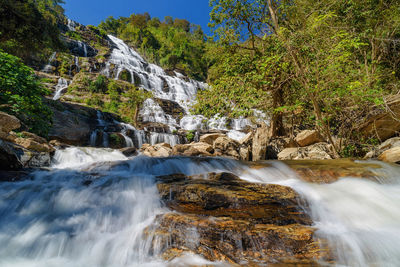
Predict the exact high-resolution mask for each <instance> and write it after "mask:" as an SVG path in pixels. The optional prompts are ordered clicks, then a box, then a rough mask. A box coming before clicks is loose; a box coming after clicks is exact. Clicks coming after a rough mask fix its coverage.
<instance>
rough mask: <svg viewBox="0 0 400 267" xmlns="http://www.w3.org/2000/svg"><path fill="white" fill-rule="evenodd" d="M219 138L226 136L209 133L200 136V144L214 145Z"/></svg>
mask: <svg viewBox="0 0 400 267" xmlns="http://www.w3.org/2000/svg"><path fill="white" fill-rule="evenodd" d="M219 137H226V134H222V133H210V134H205V135H202V136H200V142H202V143H207V144H209V145H214V141H215V140H217V139H218V138H219Z"/></svg>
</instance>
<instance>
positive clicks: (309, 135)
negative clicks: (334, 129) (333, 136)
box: [294, 130, 324, 147]
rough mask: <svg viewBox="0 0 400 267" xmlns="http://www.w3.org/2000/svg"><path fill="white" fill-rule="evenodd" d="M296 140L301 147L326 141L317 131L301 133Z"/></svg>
mask: <svg viewBox="0 0 400 267" xmlns="http://www.w3.org/2000/svg"><path fill="white" fill-rule="evenodd" d="M294 140H295V141H296V142H297V143H298V144H299V146H301V147H305V146H309V145H313V144H316V143H319V142H323V141H324V140H323V138H322V137H321V135H320V134H319V132H318V131H316V130H304V131H302V132H300V133H299V134H298V135H297V136H296V138H295V139H294Z"/></svg>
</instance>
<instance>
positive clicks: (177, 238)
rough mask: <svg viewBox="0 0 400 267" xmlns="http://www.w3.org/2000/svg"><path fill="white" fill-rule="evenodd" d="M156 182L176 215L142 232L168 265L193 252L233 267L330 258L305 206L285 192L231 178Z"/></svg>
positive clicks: (292, 193)
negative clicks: (147, 235) (321, 244)
mask: <svg viewBox="0 0 400 267" xmlns="http://www.w3.org/2000/svg"><path fill="white" fill-rule="evenodd" d="M157 180H158V184H157V187H158V190H159V192H160V195H161V198H162V200H163V201H164V202H165V204H166V205H167V206H168V207H169V208H171V209H172V210H175V211H178V212H171V213H167V214H162V215H159V216H157V218H156V223H155V225H154V226H152V227H149V228H148V229H147V230H146V233H148V234H154V237H156V238H157V240H154V241H157V242H152V243H151V244H153V245H154V246H157V247H154V249H156V248H157V249H158V251H159V252H160V254H161V255H162V256H163V258H165V259H166V260H172V259H174V258H175V257H179V256H182V254H183V253H185V252H192V253H195V254H199V255H201V256H203V257H204V258H206V259H208V260H212V261H215V260H220V261H224V262H228V263H231V264H233V265H234V266H267V265H270V264H282V266H286V265H285V263H291V264H293V266H295V265H296V264H300V265H301V264H305V266H314V264H316V262H315V261H318V260H319V259H326V258H329V255H328V254H329V252H328V250H327V249H326V248H324V249H322V248H321V247H320V246H319V244H318V241H321V242H322V241H323V240H317V239H315V236H314V228H313V227H312V226H311V225H312V221H311V219H310V218H309V217H308V216H307V215H306V214H305V212H304V209H303V207H301V206H300V205H299V203H300V202H301V203H303V204H305V203H304V201H302V200H301V199H300V197H299V195H298V194H297V193H296V192H295V191H294V190H293V189H291V188H289V187H285V186H281V185H273V184H265V185H263V184H253V183H249V182H246V181H243V180H241V179H240V178H238V177H237V176H235V175H233V174H231V173H218V174H216V173H209V174H208V175H207V176H206V177H204V176H203V175H199V176H192V177H187V176H185V175H183V174H174V175H168V176H160V177H157ZM188 237H190V238H188ZM238 241H239V242H238ZM300 265H299V266H300ZM296 266H297V265H296ZM301 266H303V265H301Z"/></svg>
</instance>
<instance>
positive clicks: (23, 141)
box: [15, 137, 54, 152]
mask: <svg viewBox="0 0 400 267" xmlns="http://www.w3.org/2000/svg"><path fill="white" fill-rule="evenodd" d="M15 143H16V144H17V145H20V146H22V147H24V148H26V149H28V150H32V151H36V152H54V148H52V147H51V146H49V145H48V144H40V143H38V142H36V141H34V140H32V139H27V138H20V137H19V138H16V139H15Z"/></svg>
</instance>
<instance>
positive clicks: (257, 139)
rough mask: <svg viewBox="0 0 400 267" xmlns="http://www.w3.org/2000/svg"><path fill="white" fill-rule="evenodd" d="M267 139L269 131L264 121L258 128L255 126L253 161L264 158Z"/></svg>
mask: <svg viewBox="0 0 400 267" xmlns="http://www.w3.org/2000/svg"><path fill="white" fill-rule="evenodd" d="M268 140H269V131H268V127H267V125H266V124H265V123H263V124H262V126H261V127H260V128H257V130H256V133H255V135H254V138H253V151H252V155H253V161H259V160H264V159H266V155H267V144H268Z"/></svg>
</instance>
